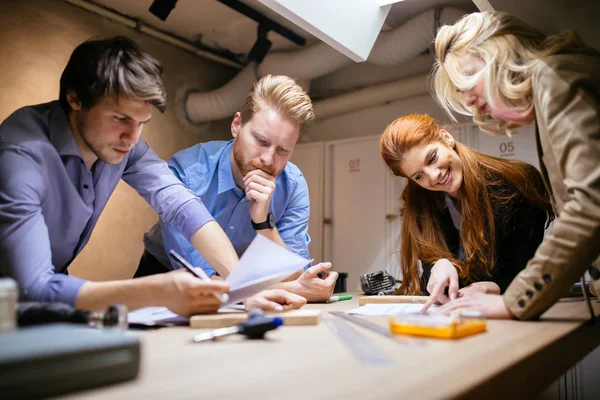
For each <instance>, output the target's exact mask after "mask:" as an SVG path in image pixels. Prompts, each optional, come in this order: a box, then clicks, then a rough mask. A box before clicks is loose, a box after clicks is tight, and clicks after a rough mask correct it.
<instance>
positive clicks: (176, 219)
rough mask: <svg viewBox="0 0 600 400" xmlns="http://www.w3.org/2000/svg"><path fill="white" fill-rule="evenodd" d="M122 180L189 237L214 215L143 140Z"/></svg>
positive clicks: (130, 160)
mask: <svg viewBox="0 0 600 400" xmlns="http://www.w3.org/2000/svg"><path fill="white" fill-rule="evenodd" d="M123 180H124V181H125V182H127V183H128V184H129V185H130V186H131V187H133V188H134V189H135V190H136V191H137V192H138V193H139V194H140V195H141V196H142V197H143V198H144V199H145V200H146V201H147V202H148V204H150V206H152V208H153V209H154V210H155V211H156V213H157V214H158V215H159V217H160V219H161V221H165V222H167V223H168V224H171V225H173V226H174V227H175V228H176V229H177V230H178V231H179V232H181V234H182V235H183V236H184V237H185V239H186V240H188V241H189V240H190V239H191V238H192V236H193V235H194V234H195V233H196V232H197V231H198V229H200V228H201V227H202V226H203V225H204V224H206V223H207V222H210V221H212V220H213V219H214V218H213V217H212V215H211V214H210V213H209V211H208V210H207V209H206V207H205V206H204V204H203V203H202V201H201V200H200V199H199V198H198V197H197V196H195V195H194V193H192V191H191V190H189V189H187V188H186V187H185V186H184V185H183V183H182V182H181V181H180V180H179V179H178V178H177V177H176V176H175V175H174V174H173V172H172V171H171V170H170V169H169V167H168V165H167V163H166V162H165V161H163V160H161V159H160V158H159V157H158V155H156V153H155V152H154V151H152V149H150V147H149V146H148V144H147V143H146V142H144V141H143V140H140V142H139V143H138V144H137V145H136V146H135V148H134V149H133V150H132V153H131V155H130V157H129V160H128V163H127V166H126V168H125V171H124V172H123Z"/></svg>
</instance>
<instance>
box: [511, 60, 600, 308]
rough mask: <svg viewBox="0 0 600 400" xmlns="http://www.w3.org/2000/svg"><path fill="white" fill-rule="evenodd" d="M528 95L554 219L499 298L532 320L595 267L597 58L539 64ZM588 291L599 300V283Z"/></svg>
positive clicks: (599, 164) (599, 221)
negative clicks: (502, 297)
mask: <svg viewBox="0 0 600 400" xmlns="http://www.w3.org/2000/svg"><path fill="white" fill-rule="evenodd" d="M533 94H534V106H535V114H536V123H537V135H536V136H537V143H538V152H539V157H540V166H541V169H542V175H543V176H544V179H545V181H546V184H547V185H548V187H549V189H550V192H551V194H552V200H553V204H554V210H555V212H556V214H557V219H556V220H555V221H554V226H553V227H552V231H551V232H550V233H548V234H547V235H546V238H545V239H544V241H543V242H542V244H541V245H540V246H539V247H538V249H537V251H536V253H535V256H534V258H532V259H531V260H530V261H529V263H528V264H527V267H526V268H525V269H524V270H523V271H521V273H519V275H517V277H516V278H515V279H514V280H513V282H512V283H511V284H510V286H509V287H508V289H507V290H506V292H505V293H504V302H505V304H506V305H507V306H508V308H509V309H510V311H512V312H513V313H514V314H515V315H516V316H517V318H519V319H531V318H536V317H539V316H540V315H541V314H542V313H544V311H546V310H547V309H548V308H550V307H551V306H552V305H553V304H554V303H555V302H556V301H557V300H558V299H559V298H560V297H562V296H564V295H565V294H566V293H567V291H568V289H569V288H570V287H571V285H572V284H573V283H574V282H575V281H577V280H578V279H579V278H580V277H581V275H582V274H584V273H585V271H586V270H587V269H588V268H589V267H590V266H595V267H597V268H600V258H599V256H600V55H599V54H598V53H593V52H590V53H588V54H583V53H581V54H561V55H554V56H550V57H547V58H545V59H544V60H543V62H541V63H540V64H539V65H538V66H537V67H536V70H535V72H534V75H533ZM590 286H593V288H592V291H594V292H595V293H596V294H600V279H598V280H594V281H592V284H591V285H590Z"/></svg>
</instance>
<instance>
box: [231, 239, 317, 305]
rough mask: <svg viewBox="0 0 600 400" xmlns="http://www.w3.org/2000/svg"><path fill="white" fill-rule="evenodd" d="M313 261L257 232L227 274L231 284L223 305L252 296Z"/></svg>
mask: <svg viewBox="0 0 600 400" xmlns="http://www.w3.org/2000/svg"><path fill="white" fill-rule="evenodd" d="M311 261H312V260H307V259H305V258H303V257H300V256H298V255H296V254H294V253H292V252H291V251H289V250H288V249H286V248H285V247H283V246H281V245H279V244H277V243H275V242H273V241H271V240H269V239H267V238H266V237H264V236H263V235H256V237H255V238H254V240H252V242H251V243H250V245H249V246H248V248H247V249H246V251H245V252H244V254H242V257H241V258H240V262H239V264H238V265H237V267H235V269H234V270H233V272H232V273H231V274H230V275H229V276H228V277H227V281H228V282H229V283H230V285H231V286H230V289H229V301H227V302H226V303H223V306H222V307H227V306H229V305H232V304H235V303H237V302H239V301H242V300H244V299H246V298H248V297H250V296H253V295H255V294H257V293H259V292H261V291H263V290H265V289H268V288H269V287H271V286H273V285H274V284H276V283H278V282H281V281H282V280H284V279H285V278H286V277H288V276H290V275H291V274H293V273H294V272H296V271H298V270H299V269H301V268H302V267H304V266H305V265H308V264H309V263H310V262H311Z"/></svg>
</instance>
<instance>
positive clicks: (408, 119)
mask: <svg viewBox="0 0 600 400" xmlns="http://www.w3.org/2000/svg"><path fill="white" fill-rule="evenodd" d="M438 141H440V142H441V141H442V130H441V128H440V126H439V125H438V124H437V123H436V122H435V120H434V119H433V118H431V117H430V116H428V115H419V114H413V115H407V116H404V117H401V118H398V119H396V120H395V121H394V122H392V123H391V124H390V125H389V126H388V127H387V128H386V129H385V131H384V132H383V135H382V136H381V141H380V150H381V156H382V157H383V160H384V161H385V163H386V164H387V166H388V167H389V168H390V169H391V170H392V172H393V174H394V175H397V176H404V177H406V175H405V174H404V172H403V171H402V170H401V167H400V165H401V163H402V160H403V156H404V154H405V153H406V152H407V151H408V150H410V149H412V148H413V147H415V146H421V145H427V144H430V143H434V142H438ZM443 143H444V145H445V142H443ZM453 150H454V151H456V153H457V154H458V157H459V158H460V161H461V163H462V168H463V182H462V185H461V187H460V189H459V196H458V202H457V203H458V204H457V208H458V210H459V211H460V214H461V216H462V220H463V221H464V222H465V223H464V224H463V226H462V228H461V231H460V241H461V243H462V246H463V250H464V253H465V260H464V261H462V260H459V259H457V258H456V257H455V256H454V255H453V254H452V253H451V252H450V250H449V249H448V246H447V245H446V240H445V238H444V234H443V232H442V229H441V226H440V223H439V220H438V215H439V214H440V210H441V208H442V206H443V204H444V193H443V192H436V191H431V190H427V189H424V188H422V187H421V186H419V185H418V184H416V183H415V182H414V181H413V180H411V179H409V180H408V183H407V185H406V187H405V188H404V190H403V192H402V197H401V200H402V201H403V202H404V204H403V205H402V207H401V215H402V229H401V234H400V244H401V250H400V265H401V270H402V285H401V286H400V289H399V293H400V294H412V295H414V294H420V292H421V285H420V278H419V271H418V266H417V260H421V261H422V262H423V263H427V264H431V263H435V262H436V261H438V260H439V259H441V258H447V259H448V260H450V262H451V263H452V264H453V265H454V266H455V267H456V268H457V270H458V275H459V276H460V277H461V278H462V279H463V281H464V282H465V283H469V282H470V276H471V271H472V270H473V268H475V267H476V266H477V267H482V268H483V269H484V270H485V271H486V272H487V273H488V274H491V271H492V270H493V269H494V267H495V261H496V260H495V258H496V257H495V254H496V231H495V223H494V210H493V207H492V202H493V203H494V204H501V205H505V206H507V207H508V206H509V204H510V202H511V201H512V200H513V199H514V198H516V197H517V196H524V197H525V198H526V199H527V200H528V201H530V202H531V203H533V204H534V205H537V206H538V207H540V208H542V209H544V210H546V212H547V213H548V216H549V220H548V222H550V221H551V220H552V219H553V218H554V214H553V212H552V207H551V204H550V199H549V196H548V192H547V190H546V188H545V186H544V185H543V183H542V184H540V183H541V182H543V180H542V177H541V174H540V173H539V172H538V171H537V170H536V169H535V168H534V167H533V166H532V165H529V164H527V163H524V162H520V161H512V160H505V159H501V158H496V157H492V156H489V155H487V154H483V153H480V152H478V151H475V150H472V149H470V148H468V147H466V146H463V145H462V144H461V143H459V142H458V141H456V140H455V145H454V147H453ZM507 182H508V183H509V184H510V185H511V186H512V187H513V188H514V189H512V190H511V189H509V188H507V185H506V183H507ZM491 188H495V189H498V190H491ZM507 189H508V190H507Z"/></svg>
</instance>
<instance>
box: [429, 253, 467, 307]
mask: <svg viewBox="0 0 600 400" xmlns="http://www.w3.org/2000/svg"><path fill="white" fill-rule="evenodd" d="M446 288H448V295H446V294H445V293H444V291H445V290H446ZM427 291H428V292H429V300H427V303H425V305H424V306H423V308H422V309H421V312H425V311H427V310H428V309H429V307H431V305H432V304H433V303H435V302H436V301H439V302H440V303H442V304H445V303H447V302H448V301H450V300H454V299H456V297H457V296H458V272H456V267H455V266H454V265H452V263H451V262H450V261H448V260H447V259H445V258H442V259H440V260H438V261H437V262H436V263H435V264H433V267H432V268H431V274H430V275H429V281H428V282H427Z"/></svg>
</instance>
